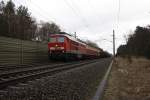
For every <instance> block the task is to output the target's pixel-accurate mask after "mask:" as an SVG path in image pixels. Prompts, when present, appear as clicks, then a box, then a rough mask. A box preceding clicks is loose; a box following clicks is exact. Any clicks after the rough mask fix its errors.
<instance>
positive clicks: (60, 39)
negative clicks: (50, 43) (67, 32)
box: [57, 37, 65, 42]
mask: <svg viewBox="0 0 150 100" xmlns="http://www.w3.org/2000/svg"><path fill="white" fill-rule="evenodd" d="M57 40H58V42H64V41H65V39H64V37H58V39H57Z"/></svg>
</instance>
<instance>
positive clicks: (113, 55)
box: [113, 30, 115, 58]
mask: <svg viewBox="0 0 150 100" xmlns="http://www.w3.org/2000/svg"><path fill="white" fill-rule="evenodd" d="M113 57H114V58H115V30H113Z"/></svg>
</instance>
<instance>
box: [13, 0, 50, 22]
mask: <svg viewBox="0 0 150 100" xmlns="http://www.w3.org/2000/svg"><path fill="white" fill-rule="evenodd" d="M15 2H17V3H18V4H19V5H23V4H21V3H20V2H19V1H18V0H15ZM24 3H25V5H27V3H26V2H24ZM33 9H34V8H33ZM34 11H35V12H36V13H37V14H38V15H39V16H40V17H41V18H44V19H45V20H47V21H51V20H50V18H48V17H47V16H45V14H42V13H41V12H39V11H37V10H36V9H34Z"/></svg>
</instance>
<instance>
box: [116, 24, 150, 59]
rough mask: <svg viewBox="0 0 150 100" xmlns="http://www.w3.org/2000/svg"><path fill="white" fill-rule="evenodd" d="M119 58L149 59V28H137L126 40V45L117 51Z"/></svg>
mask: <svg viewBox="0 0 150 100" xmlns="http://www.w3.org/2000/svg"><path fill="white" fill-rule="evenodd" d="M117 55H120V56H126V55H129V56H144V57H147V58H150V26H149V25H148V26H146V27H141V26H137V27H136V29H135V31H134V32H133V33H132V34H130V35H129V36H128V38H127V43H126V44H125V45H121V46H120V47H119V48H118V50H117Z"/></svg>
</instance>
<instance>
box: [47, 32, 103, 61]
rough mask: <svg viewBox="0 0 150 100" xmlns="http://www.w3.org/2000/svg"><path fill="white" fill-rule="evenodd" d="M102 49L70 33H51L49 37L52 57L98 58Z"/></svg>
mask: <svg viewBox="0 0 150 100" xmlns="http://www.w3.org/2000/svg"><path fill="white" fill-rule="evenodd" d="M101 52H102V49H100V48H96V47H92V46H90V45H88V44H87V43H86V42H83V41H81V40H80V39H78V38H75V37H74V36H72V35H69V34H51V35H49V39H48V55H49V58H50V59H52V60H53V59H63V60H79V59H91V58H98V57H99V56H100V55H101Z"/></svg>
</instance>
